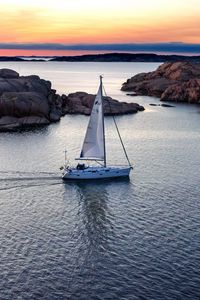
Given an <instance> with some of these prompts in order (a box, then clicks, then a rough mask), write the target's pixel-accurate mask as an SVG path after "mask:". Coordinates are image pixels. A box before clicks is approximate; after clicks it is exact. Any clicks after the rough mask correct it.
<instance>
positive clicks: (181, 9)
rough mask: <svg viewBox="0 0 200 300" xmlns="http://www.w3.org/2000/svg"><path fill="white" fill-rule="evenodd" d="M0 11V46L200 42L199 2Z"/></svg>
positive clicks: (80, 0)
mask: <svg viewBox="0 0 200 300" xmlns="http://www.w3.org/2000/svg"><path fill="white" fill-rule="evenodd" d="M31 2H32V3H31ZM0 10H1V18H0V28H1V30H0V44H1V45H3V44H5V43H6V44H7V43H9V44H13V43H14V44H15V43H18V44H23V43H26V44H27V43H28V44H29V43H36V44H38V43H42V44H45V43H51V44H54V43H57V44H66V45H71V44H107V43H109V44H112V43H114V44H118V43H121V44H122V43H163V42H164V43H166V42H167V43H168V42H184V43H192V44H193V43H195V44H199V43H200V1H199V0H138V1H134V0H125V1H122V0H120V1H118V0H115V1H114V0H101V1H100V0H98V1H96V0H93V1H92V0H70V1H69V0H57V1H52V0H40V1H39V0H33V1H28V0H16V1H15V0H6V1H4V0H3V1H2V0H0ZM1 45H0V48H1V49H2V46H1ZM30 47H31V46H30ZM3 48H9V46H5V47H3ZM2 51H4V53H5V54H6V53H8V52H9V49H4V50H1V52H0V55H2Z"/></svg>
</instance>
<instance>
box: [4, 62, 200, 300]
mask: <svg viewBox="0 0 200 300" xmlns="http://www.w3.org/2000/svg"><path fill="white" fill-rule="evenodd" d="M158 66H159V64H158V63H124V62H117V63H115V62H109V63H103V62H102V63H97V62H79V63H77V62H50V61H45V62H30V61H26V62H0V68H11V69H14V70H16V71H17V72H19V73H20V75H32V74H36V75H39V76H40V77H41V78H44V79H46V80H50V81H51V82H52V88H54V89H56V90H57V93H59V94H60V95H61V94H68V93H71V92H75V91H85V92H88V93H94V94H95V93H96V91H97V88H98V85H99V75H103V83H104V87H105V90H106V93H107V95H109V96H111V97H113V98H114V99H117V100H119V101H126V102H137V103H139V104H141V105H143V106H144V107H145V111H144V112H138V113H137V114H129V115H124V116H117V117H116V121H117V124H118V127H119V130H120V133H121V136H122V139H123V142H124V145H125V147H126V150H127V153H128V155H129V159H130V161H131V163H132V164H133V170H132V172H131V174H130V179H129V180H128V179H126V180H125V179H123V180H122V179H118V180H116V179H115V180H105V181H104V180H101V181H90V182H63V181H62V179H61V175H62V172H61V171H60V167H61V166H62V165H63V163H64V151H65V149H66V151H67V160H68V161H69V163H70V164H74V163H75V162H74V158H75V157H77V156H78V155H79V153H80V149H81V145H82V142H83V138H84V134H85V130H86V127H87V123H88V117H87V116H83V115H66V116H64V117H62V118H61V121H60V122H58V123H54V124H51V125H49V126H44V127H42V128H36V129H32V130H30V129H29V130H25V131H22V132H12V133H0V215H1V217H0V299H2V300H29V299H31V300H38V299H44V300H57V299H58V300H62V299H64V300H65V299H72V300H74V299H75V300H76V299H77V300H79V299H80V300H82V299H83V300H86V299H94V300H96V299H97V300H98V299H99V300H104V299H105V300H111V299H114V300H115V299H120V300H128V299H130V300H149V299H152V300H154V299H155V300H165V299H166V300H175V299H176V300H189V299H191V300H199V299H200V154H199V142H200V106H198V105H192V104H181V103H173V105H174V107H162V106H151V105H150V104H152V103H154V104H160V101H159V99H157V98H155V97H147V96H135V97H131V96H128V95H126V93H125V92H122V91H121V90H120V88H121V86H122V83H123V82H125V81H126V80H127V79H128V78H130V77H131V76H133V75H135V74H137V73H140V72H150V71H153V70H155V69H156V68H157V67H158ZM105 122H106V147H107V159H108V163H110V164H112V165H113V164H125V163H126V159H125V157H124V154H123V151H122V148H121V145H120V142H119V139H118V136H117V134H116V130H115V127H114V124H113V120H112V117H110V116H108V117H106V118H105Z"/></svg>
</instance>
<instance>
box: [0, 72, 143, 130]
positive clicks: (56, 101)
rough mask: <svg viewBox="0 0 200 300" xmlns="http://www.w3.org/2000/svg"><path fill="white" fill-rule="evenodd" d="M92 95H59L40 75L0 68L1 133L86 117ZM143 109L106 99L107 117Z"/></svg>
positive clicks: (131, 104) (91, 102) (135, 105)
mask: <svg viewBox="0 0 200 300" xmlns="http://www.w3.org/2000/svg"><path fill="white" fill-rule="evenodd" d="M94 98H95V95H90V94H87V93H84V92H77V93H73V94H69V95H68V96H67V95H62V96H60V95H58V94H57V93H56V90H54V89H52V88H51V82H50V81H47V80H44V79H41V78H40V77H39V76H36V75H31V76H19V74H18V73H17V72H15V71H14V70H10V69H0V131H9V130H15V129H17V128H22V127H25V126H35V125H46V124H49V123H51V122H57V121H59V120H60V118H61V116H63V115H65V114H75V113H76V114H77V113H80V114H85V115H89V114H90V112H91V108H92V105H93V102H94ZM143 109H144V108H143V107H141V106H139V105H138V104H134V103H125V102H119V101H117V100H113V99H111V98H107V100H106V104H105V112H106V114H127V113H135V112H137V111H139V110H143Z"/></svg>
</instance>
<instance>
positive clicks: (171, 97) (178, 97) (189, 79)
mask: <svg viewBox="0 0 200 300" xmlns="http://www.w3.org/2000/svg"><path fill="white" fill-rule="evenodd" d="M121 90H122V91H128V92H135V93H137V94H140V95H147V96H156V97H159V98H160V100H161V101H173V102H187V103H197V104H199V103H200V64H194V63H190V62H174V63H173V62H166V63H164V64H162V65H161V66H159V67H158V68H157V70H156V71H153V72H149V73H140V74H137V75H135V76H133V77H132V78H130V79H128V80H127V81H126V82H125V83H123V85H122V88H121Z"/></svg>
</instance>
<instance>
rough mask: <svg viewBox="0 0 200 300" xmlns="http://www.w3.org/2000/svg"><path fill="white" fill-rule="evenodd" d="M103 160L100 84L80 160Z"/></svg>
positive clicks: (103, 143)
mask: <svg viewBox="0 0 200 300" xmlns="http://www.w3.org/2000/svg"><path fill="white" fill-rule="evenodd" d="M84 158H85V159H91V160H93V159H94V160H105V137H104V120H103V103H102V82H100V86H99V89H98V92H97V95H96V97H95V100H94V104H93V108H92V111H91V115H90V120H89V123H88V127H87V131H86V134H85V138H84V142H83V146H82V150H81V154H80V159H84Z"/></svg>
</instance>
